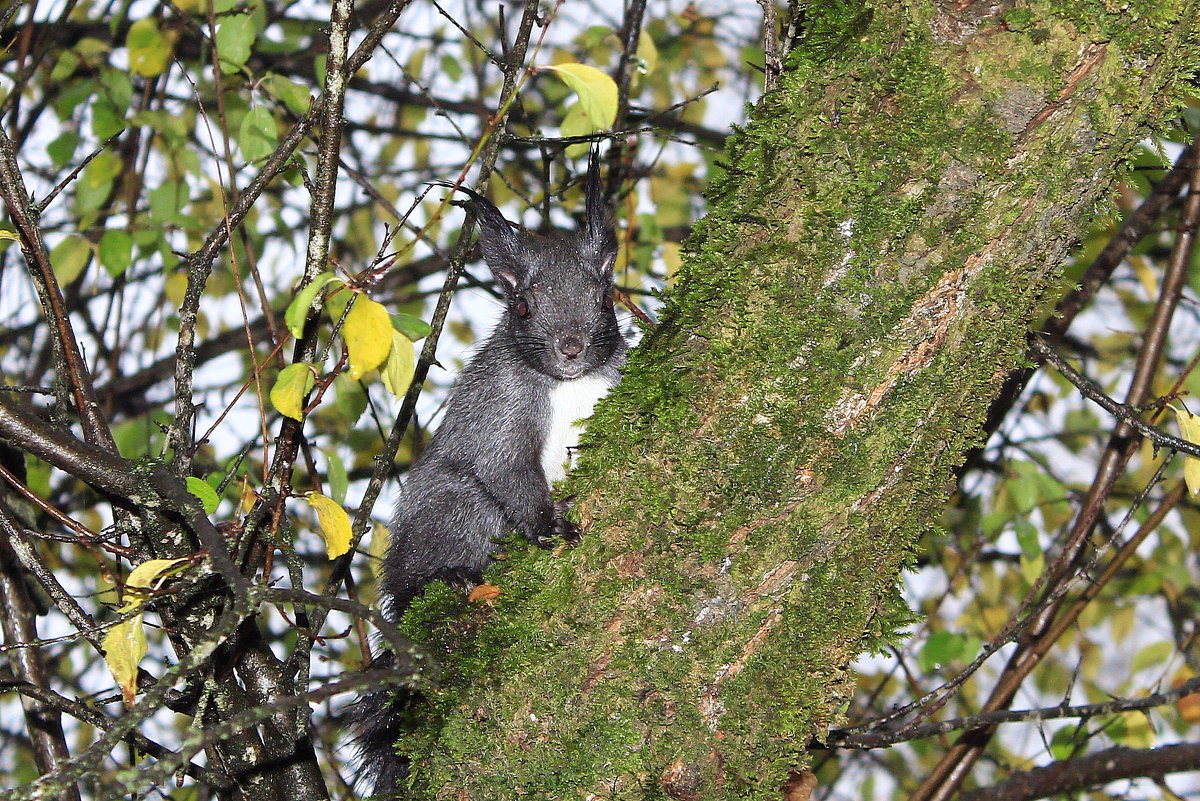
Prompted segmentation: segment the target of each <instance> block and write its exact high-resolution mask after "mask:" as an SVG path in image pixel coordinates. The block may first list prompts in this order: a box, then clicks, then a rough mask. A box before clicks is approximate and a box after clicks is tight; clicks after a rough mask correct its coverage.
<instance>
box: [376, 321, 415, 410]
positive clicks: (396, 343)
mask: <svg viewBox="0 0 1200 801" xmlns="http://www.w3.org/2000/svg"><path fill="white" fill-rule="evenodd" d="M416 366H417V359H416V353H415V352H414V351H413V343H412V340H411V339H409V338H408V337H406V336H404V334H401V333H400V332H399V331H393V332H392V349H391V350H390V351H389V352H388V357H387V361H386V362H384V365H383V371H382V372H381V373H380V374H379V377H380V378H382V379H383V386H384V388H386V389H387V391H388V392H390V393H392V394H393V395H395V396H396V397H397V398H403V397H404V393H406V392H408V387H409V385H410V384H412V380H413V373H414V371H415V370H416Z"/></svg>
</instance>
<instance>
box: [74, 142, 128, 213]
mask: <svg viewBox="0 0 1200 801" xmlns="http://www.w3.org/2000/svg"><path fill="white" fill-rule="evenodd" d="M122 168H123V167H122V163H121V159H119V158H118V157H117V156H115V155H114V154H112V153H109V152H108V151H105V152H103V153H101V154H99V155H98V156H96V158H94V159H92V160H91V161H90V162H88V165H87V166H86V167H84V168H83V175H82V176H80V179H79V180H78V181H77V182H76V184H75V212H76V214H77V215H78V216H79V217H83V216H85V215H87V214H88V213H90V212H93V211H96V210H98V209H99V208H100V207H101V206H103V205H104V203H105V201H107V200H108V196H109V194H110V193H111V192H112V185H113V179H114V178H116V177H117V176H118V175H120V174H121V170H122Z"/></svg>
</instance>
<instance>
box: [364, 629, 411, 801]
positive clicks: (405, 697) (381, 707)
mask: <svg viewBox="0 0 1200 801" xmlns="http://www.w3.org/2000/svg"><path fill="white" fill-rule="evenodd" d="M395 661H396V660H395V656H394V655H393V654H392V652H391V651H384V652H383V653H381V654H380V655H379V656H377V657H376V658H375V659H374V660H373V661H372V662H371V668H372V669H384V670H387V669H390V668H392V667H393V666H394V664H395ZM415 695H416V693H414V692H413V691H412V690H408V689H404V688H402V687H401V688H398V687H383V688H381V689H378V690H376V691H375V692H373V693H371V694H369V695H364V696H362V697H361V698H359V699H358V700H357V701H356V702H355V703H354V704H353V705H352V706H351V707H350V708H349V709H348V710H347V715H348V717H349V722H350V726H351V728H352V730H353V731H354V733H355V736H354V742H353V744H354V748H355V749H356V750H357V751H358V765H359V774H358V775H359V779H360V780H363V781H365V782H366V784H367V785H369V786H370V788H371V795H370V796H368V797H369V798H373V799H378V801H384V799H398V798H401V797H402V796H401V794H400V793H401V791H400V787H401V784H402V783H403V782H404V780H405V779H407V778H408V760H407V759H406V758H405V757H403V756H401V755H399V754H397V753H396V742H397V740H398V739H399V738H400V736H401V735H402V734H403V733H404V732H405V731H406V730H407V729H409V728H410V725H411V724H409V725H406V721H407V719H408V715H407V714H406V710H408V708H409V707H410V706H411V700H412V698H413V697H414V696H415Z"/></svg>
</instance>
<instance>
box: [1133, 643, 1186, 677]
mask: <svg viewBox="0 0 1200 801" xmlns="http://www.w3.org/2000/svg"><path fill="white" fill-rule="evenodd" d="M1174 648H1175V646H1174V645H1173V644H1172V643H1170V642H1168V641H1166V640H1162V641H1160V642H1155V643H1151V644H1149V645H1147V646H1146V647H1145V648H1143V649H1142V650H1140V651H1138V652H1137V653H1136V654H1134V657H1133V661H1132V662H1131V663H1130V665H1129V672H1130V673H1137V672H1138V671H1139V670H1145V669H1146V668H1148V667H1162V666H1163V665H1164V664H1165V663H1166V661H1167V660H1168V659H1170V658H1171V653H1172V651H1174Z"/></svg>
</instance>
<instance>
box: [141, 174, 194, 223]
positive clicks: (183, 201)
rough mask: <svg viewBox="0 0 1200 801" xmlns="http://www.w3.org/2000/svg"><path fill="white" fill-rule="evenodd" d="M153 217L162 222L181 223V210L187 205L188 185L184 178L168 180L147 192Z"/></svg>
mask: <svg viewBox="0 0 1200 801" xmlns="http://www.w3.org/2000/svg"><path fill="white" fill-rule="evenodd" d="M146 198H147V201H148V202H149V205H150V217H151V219H153V220H155V221H157V222H160V223H179V222H180V221H181V220H180V217H179V212H180V211H182V210H183V207H184V206H186V205H187V201H188V185H187V181H184V180H182V179H176V180H167V181H165V182H164V183H163V184H162V185H161V186H158V187H156V188H154V189H151V190H150V191H149V192H147V193H146Z"/></svg>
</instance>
